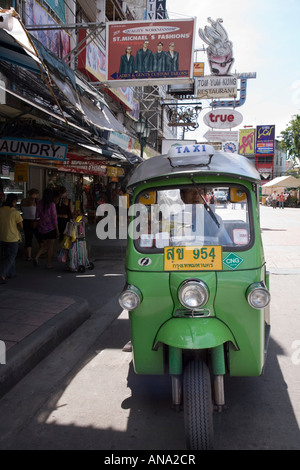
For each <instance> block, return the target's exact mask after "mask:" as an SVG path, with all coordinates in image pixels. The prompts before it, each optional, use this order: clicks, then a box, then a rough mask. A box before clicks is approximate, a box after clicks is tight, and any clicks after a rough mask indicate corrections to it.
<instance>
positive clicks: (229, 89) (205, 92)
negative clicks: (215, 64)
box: [196, 75, 237, 99]
mask: <svg viewBox="0 0 300 470" xmlns="http://www.w3.org/2000/svg"><path fill="white" fill-rule="evenodd" d="M196 85H197V98H201V99H204V98H207V99H213V98H235V97H236V96H237V75H230V76H220V77H219V76H214V75H207V76H205V77H201V78H198V79H197V80H196Z"/></svg>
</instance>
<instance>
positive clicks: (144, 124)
mask: <svg viewBox="0 0 300 470" xmlns="http://www.w3.org/2000/svg"><path fill="white" fill-rule="evenodd" d="M135 131H136V133H137V136H138V139H139V143H140V145H141V158H143V153H144V147H145V145H146V142H147V139H148V138H149V135H150V126H149V125H148V120H147V119H146V120H145V121H144V120H143V118H142V114H141V113H140V116H139V120H138V121H137V122H136V123H135Z"/></svg>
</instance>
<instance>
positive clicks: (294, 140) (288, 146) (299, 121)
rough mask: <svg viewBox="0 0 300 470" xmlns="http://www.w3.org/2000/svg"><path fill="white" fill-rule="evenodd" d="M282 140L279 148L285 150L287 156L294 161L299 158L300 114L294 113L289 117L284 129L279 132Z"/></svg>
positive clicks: (297, 160)
mask: <svg viewBox="0 0 300 470" xmlns="http://www.w3.org/2000/svg"><path fill="white" fill-rule="evenodd" d="M281 136H282V141H281V142H280V148H281V149H282V150H286V152H287V156H288V158H291V159H292V160H294V161H295V163H296V162H297V163H298V162H299V159H300V115H299V114H296V115H295V116H294V117H293V119H291V121H290V123H289V125H288V126H287V128H286V129H285V131H282V132H281Z"/></svg>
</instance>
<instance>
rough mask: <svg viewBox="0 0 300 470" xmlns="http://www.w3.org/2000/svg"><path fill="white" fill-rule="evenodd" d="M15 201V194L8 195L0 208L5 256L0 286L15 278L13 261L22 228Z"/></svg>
mask: <svg viewBox="0 0 300 470" xmlns="http://www.w3.org/2000/svg"><path fill="white" fill-rule="evenodd" d="M17 201H18V197H17V195H16V194H12V193H11V194H8V195H7V197H6V201H5V202H4V205H3V206H2V207H1V208H0V241H1V248H2V249H3V251H4V256H5V258H4V262H3V264H2V266H1V270H0V284H5V283H6V278H7V277H15V276H16V268H15V259H16V256H17V253H18V248H19V241H20V239H21V235H20V232H19V230H20V229H21V228H22V227H23V224H22V220H23V219H22V216H21V214H20V212H19V211H17V210H16V208H15V207H16V204H17Z"/></svg>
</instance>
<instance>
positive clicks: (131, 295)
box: [119, 285, 142, 310]
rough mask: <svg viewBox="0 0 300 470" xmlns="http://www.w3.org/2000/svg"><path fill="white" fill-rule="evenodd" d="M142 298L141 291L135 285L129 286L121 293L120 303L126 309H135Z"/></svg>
mask: <svg viewBox="0 0 300 470" xmlns="http://www.w3.org/2000/svg"><path fill="white" fill-rule="evenodd" d="M141 300H142V294H141V291H140V290H139V289H138V288H137V287H135V286H133V285H129V286H127V288H126V289H125V290H123V292H121V294H120V295H119V304H120V305H121V307H122V308H123V309H124V310H135V309H136V308H138V306H139V305H140V303H141Z"/></svg>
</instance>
